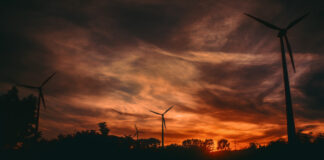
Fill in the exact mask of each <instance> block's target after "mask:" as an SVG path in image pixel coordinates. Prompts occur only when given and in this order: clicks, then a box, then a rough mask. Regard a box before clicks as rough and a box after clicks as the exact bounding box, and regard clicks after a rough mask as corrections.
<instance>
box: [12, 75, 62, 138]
mask: <svg viewBox="0 0 324 160" xmlns="http://www.w3.org/2000/svg"><path fill="white" fill-rule="evenodd" d="M55 74H56V73H53V74H52V75H51V76H49V77H48V78H46V79H45V81H43V83H42V84H41V85H40V86H36V87H35V86H30V85H25V84H18V83H16V84H17V86H20V87H24V88H28V89H33V90H37V91H38V100H37V114H36V116H37V117H36V127H35V136H36V135H37V133H38V125H39V110H40V105H41V103H43V107H44V108H45V109H46V104H45V98H44V94H43V87H44V86H45V84H46V83H47V82H48V81H49V80H50V79H51V78H52V77H53V76H54V75H55Z"/></svg>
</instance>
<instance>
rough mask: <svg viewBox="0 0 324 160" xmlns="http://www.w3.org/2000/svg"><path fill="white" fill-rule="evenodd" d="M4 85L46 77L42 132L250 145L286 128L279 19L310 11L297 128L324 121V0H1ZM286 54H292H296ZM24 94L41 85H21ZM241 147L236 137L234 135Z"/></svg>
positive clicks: (303, 37) (297, 54)
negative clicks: (102, 127) (103, 130)
mask: <svg viewBox="0 0 324 160" xmlns="http://www.w3.org/2000/svg"><path fill="white" fill-rule="evenodd" d="M0 9H1V12H2V13H1V14H0V18H1V21H2V23H1V25H0V42H1V45H0V56H1V57H0V74H1V77H0V93H1V94H4V93H6V92H7V91H8V90H9V89H10V88H11V87H12V86H13V84H12V81H13V80H14V81H17V82H19V83H24V84H29V85H35V86H37V85H39V84H41V83H42V81H44V79H46V78H47V77H48V76H49V75H51V74H52V73H53V72H57V74H56V75H55V76H54V77H53V79H51V80H50V81H49V82H48V83H47V85H46V86H45V87H44V94H45V98H46V102H47V109H46V110H45V109H43V108H41V115H40V131H41V132H42V134H43V136H44V137H45V138H47V139H51V138H55V137H56V136H57V135H58V134H70V133H73V132H75V131H79V130H86V129H98V127H97V123H99V122H106V123H107V125H108V127H109V128H110V130H111V131H110V134H114V135H118V136H125V135H133V134H134V133H135V130H134V125H135V124H136V125H137V127H138V128H139V130H140V131H142V132H143V133H141V134H140V138H149V137H155V138H158V139H160V137H161V117H159V116H158V115H154V114H152V113H151V112H149V111H148V110H153V111H156V112H160V113H162V112H164V110H166V109H167V108H168V107H170V106H172V105H174V106H175V107H174V108H173V109H172V110H170V111H169V112H168V113H167V114H166V115H165V118H166V127H167V129H166V133H165V143H166V144H171V143H178V144H180V143H181V142H182V141H183V140H185V139H191V138H199V139H206V138H212V139H214V140H215V141H217V140H219V139H221V138H226V139H228V140H229V141H230V142H232V143H233V142H234V141H236V142H237V143H238V145H240V146H244V145H247V144H248V143H249V142H257V143H261V144H264V143H266V142H269V141H271V140H276V139H278V138H286V115H285V101H284V90H283V78H282V66H281V56H280V43H279V39H278V37H277V31H274V30H271V29H269V28H267V27H265V26H263V25H261V24H259V23H257V22H256V21H254V20H252V19H250V18H249V17H247V16H244V14H243V13H249V14H252V15H255V16H257V17H260V18H262V19H264V20H266V21H269V22H271V23H273V24H275V25H277V26H280V27H283V28H284V27H286V26H287V25H288V24H289V23H290V22H291V21H293V20H294V19H296V18H298V17H300V16H302V15H303V14H305V13H307V12H309V11H310V15H309V16H308V17H307V18H305V19H304V20H303V21H301V22H300V23H299V24H297V25H296V26H294V27H293V28H291V29H290V30H289V31H288V33H287V34H288V38H289V41H290V44H291V46H292V49H293V52H294V58H295V65H296V73H294V72H293V70H292V66H291V63H290V61H288V60H289V59H287V63H288V71H289V78H290V84H291V92H292V101H293V110H294V116H295V123H296V128H297V130H303V131H304V132H308V133H309V132H312V133H314V134H316V133H319V132H323V130H324V126H323V125H324V95H323V91H324V64H323V61H324V55H323V54H324V45H323V44H322V43H323V39H324V30H323V27H324V21H323V19H324V3H323V2H322V1H321V0H308V1H302V0H295V1H288V0H231V1H230V0H204V1H198V0H177V1H171V0H170V1H165V0H164V1H162V0H137V1H135V0H118V1H117V0H108V1H101V0H93V1H85V0H64V1H63V0H57V1H48V2H45V1H41V0H31V1H28V2H27V1H18V0H10V1H9V0H5V1H1V2H0ZM287 56H288V55H287ZM19 94H20V95H21V97H23V96H27V95H29V94H35V95H36V92H34V91H30V90H27V89H23V88H19ZM232 147H233V146H232Z"/></svg>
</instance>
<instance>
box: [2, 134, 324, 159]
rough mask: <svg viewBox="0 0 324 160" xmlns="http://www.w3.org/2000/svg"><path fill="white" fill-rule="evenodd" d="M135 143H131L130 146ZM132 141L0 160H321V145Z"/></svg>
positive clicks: (48, 145)
mask: <svg viewBox="0 0 324 160" xmlns="http://www.w3.org/2000/svg"><path fill="white" fill-rule="evenodd" d="M133 142H134V143H133ZM136 142H137V141H134V140H132V139H131V138H129V139H127V138H125V137H123V138H122V137H116V136H105V137H103V136H98V135H97V136H93V137H87V138H84V137H83V138H81V137H79V138H75V137H74V138H71V137H70V138H68V137H65V138H61V139H60V140H52V141H40V142H37V143H31V144H29V145H25V146H24V147H22V148H20V149H15V150H14V149H9V150H2V151H1V152H0V155H1V157H0V159H1V160H7V159H8V160H11V159H13V160H15V159H17V160H18V159H19V160H23V159H26V160H27V159H31V160H47V159H50V160H52V159H53V160H61V159H73V160H74V159H76V160H77V159H107V160H108V159H116V160H129V159H133V160H134V159H141V160H153V159H158V160H160V159H161V160H162V159H163V160H170V159H172V160H173V159H174V160H181V159H184V160H278V159H286V160H293V159H304V160H311V159H318V160H323V159H324V145H323V142H321V143H320V142H313V143H303V144H301V143H300V144H296V145H294V146H290V145H287V144H286V143H285V142H284V141H280V140H279V141H275V142H271V143H269V145H267V146H257V145H251V147H250V148H247V149H243V150H238V151H218V152H209V151H208V150H206V149H205V148H200V147H198V146H183V145H170V146H167V147H165V148H164V149H162V148H159V147H158V146H156V145H154V144H153V145H152V144H149V145H143V144H138V143H136Z"/></svg>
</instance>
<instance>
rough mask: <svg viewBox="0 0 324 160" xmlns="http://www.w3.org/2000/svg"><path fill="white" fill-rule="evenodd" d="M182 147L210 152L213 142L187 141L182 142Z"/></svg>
mask: <svg viewBox="0 0 324 160" xmlns="http://www.w3.org/2000/svg"><path fill="white" fill-rule="evenodd" d="M182 146H183V147H185V148H196V149H200V150H203V151H212V150H213V148H214V140H213V139H206V140H205V141H203V140H200V139H187V140H184V141H183V142H182Z"/></svg>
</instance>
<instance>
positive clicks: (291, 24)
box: [286, 12, 310, 30]
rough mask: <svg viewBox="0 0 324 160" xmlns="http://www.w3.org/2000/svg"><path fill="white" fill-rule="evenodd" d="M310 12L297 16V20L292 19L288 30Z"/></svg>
mask: <svg viewBox="0 0 324 160" xmlns="http://www.w3.org/2000/svg"><path fill="white" fill-rule="evenodd" d="M309 13H310V12H308V13H306V14H304V15H303V16H301V17H299V18H297V19H296V20H294V21H292V22H291V23H290V24H289V25H288V26H287V28H286V29H287V30H288V29H289V28H291V27H293V26H294V25H296V24H297V23H299V22H300V21H301V20H302V19H304V18H305V17H307V16H308V15H309Z"/></svg>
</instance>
